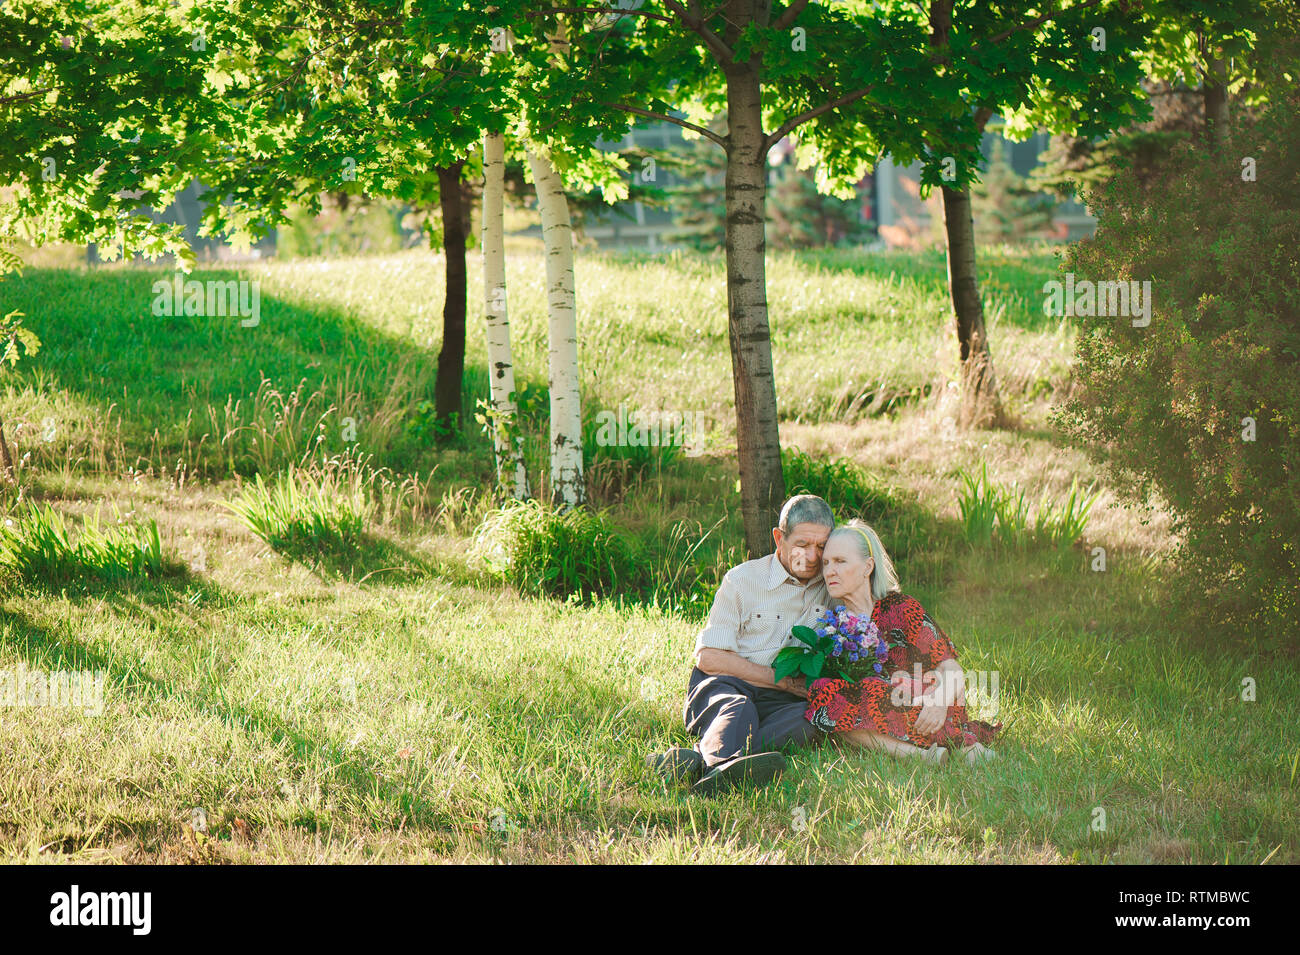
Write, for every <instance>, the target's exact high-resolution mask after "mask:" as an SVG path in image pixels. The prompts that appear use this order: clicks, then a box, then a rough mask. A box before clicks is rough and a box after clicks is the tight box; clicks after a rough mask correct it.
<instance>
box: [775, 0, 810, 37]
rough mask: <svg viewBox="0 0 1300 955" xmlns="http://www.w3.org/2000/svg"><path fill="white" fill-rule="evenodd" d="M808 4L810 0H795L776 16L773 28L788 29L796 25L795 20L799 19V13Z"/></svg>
mask: <svg viewBox="0 0 1300 955" xmlns="http://www.w3.org/2000/svg"><path fill="white" fill-rule="evenodd" d="M806 6H808V0H794V3H792V4H790V6H788V7H786V8H785V13H783V14H781V15H780V16H779V17H777V18H776V23H774V24H772V29H773V30H788V29H789V28H790V27H791V26H793V25H794V21H795V20H798V19H799V14H801V13H803V11H804V7H806Z"/></svg>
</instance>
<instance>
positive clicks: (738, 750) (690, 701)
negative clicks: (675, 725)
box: [682, 668, 821, 768]
mask: <svg viewBox="0 0 1300 955" xmlns="http://www.w3.org/2000/svg"><path fill="white" fill-rule="evenodd" d="M806 706H807V704H806V703H805V702H804V701H803V700H800V699H799V697H797V696H795V695H794V694H793V693H786V692H784V691H783V690H769V689H763V688H760V687H755V686H753V685H752V684H750V683H746V682H745V681H744V680H742V679H740V678H738V677H734V676H709V675H708V674H707V673H704V672H703V671H702V670H699V669H698V668H697V669H695V670H694V671H693V672H692V673H691V679H690V683H689V684H688V686H687V690H686V706H685V708H684V710H683V714H682V715H683V719H684V720H685V723H686V729H687V730H689V731H690V732H691V733H693V734H694V735H696V736H698V737H699V739H700V742H699V750H700V754H701V755H702V756H703V757H704V762H705V765H707V766H708V767H710V768H712V767H714V766H716V765H718V764H719V763H725V762H727V761H728V760H731V759H735V758H736V757H738V756H744V755H745V754H747V753H758V752H765V751H766V750H768V749H779V748H781V747H783V746H786V745H788V744H795V745H807V744H811V743H815V742H817V741H818V740H819V739H820V736H821V734H820V733H819V732H818V731H817V730H816V728H814V727H813V725H812V724H811V723H809V722H808V721H807V720H806V719H804V717H803V713H804V709H805V707H806Z"/></svg>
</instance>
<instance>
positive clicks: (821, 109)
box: [763, 83, 879, 153]
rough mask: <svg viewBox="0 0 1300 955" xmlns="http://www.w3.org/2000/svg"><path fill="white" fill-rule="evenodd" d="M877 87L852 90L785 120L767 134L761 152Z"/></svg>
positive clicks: (872, 85)
mask: <svg viewBox="0 0 1300 955" xmlns="http://www.w3.org/2000/svg"><path fill="white" fill-rule="evenodd" d="M878 85H879V84H877V83H872V84H871V85H870V86H864V87H863V88H862V89H860V90H854V91H853V92H852V93H845V94H844V95H843V96H840V97H837V98H836V99H833V100H830V101H829V102H826V103H822V104H821V105H820V106H814V107H813V108H812V109H810V110H806V111H805V112H802V113H800V114H799V115H798V116H795V117H792V118H791V119H787V120H786V121H785V122H784V123H782V124H781V125H780V126H778V127H777V128H776V129H775V130H773V131H772V132H771V133H768V135H767V137H766V138H764V140H763V152H764V153H766V152H767V151H768V150H769V149H771V148H772V147H773V146H775V145H776V144H777V143H779V142H780V141H781V140H782V139H784V138H785V136H786V134H787V133H789V132H790V131H791V130H792V129H794V128H795V127H797V126H802V125H803V124H804V123H806V122H808V120H810V119H816V118H817V117H818V116H820V115H821V114H822V113H829V112H830V111H831V110H833V109H838V108H839V107H841V106H847V105H848V104H849V103H852V102H853V101H854V100H859V99H862V97H864V96H866V95H867V94H868V93H870V92H871V91H872V90H873V89H875V88H876V86H878Z"/></svg>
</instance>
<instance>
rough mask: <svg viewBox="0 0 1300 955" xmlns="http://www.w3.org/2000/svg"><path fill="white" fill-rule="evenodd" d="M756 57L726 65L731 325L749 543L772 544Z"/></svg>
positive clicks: (774, 455) (774, 488) (774, 452)
mask: <svg viewBox="0 0 1300 955" xmlns="http://www.w3.org/2000/svg"><path fill="white" fill-rule="evenodd" d="M762 121H763V112H762V103H761V90H760V84H759V75H758V67H757V65H756V62H755V60H751V61H750V62H749V63H745V64H735V65H732V66H729V67H728V68H727V124H728V127H729V129H728V133H727V177H726V215H727V224H726V236H727V331H728V336H729V338H730V341H731V375H732V380H733V382H734V385H735V394H736V454H737V458H738V462H739V465H740V504H741V514H742V516H743V518H744V522H745V548H746V550H747V551H748V553H749V556H750V557H751V558H755V557H762V556H763V555H765V554H769V553H771V551H772V528H773V527H775V526H776V522H777V518H778V516H779V515H780V511H781V504H782V503H783V500H784V498H785V477H784V476H783V475H782V473H781V437H780V433H779V431H778V428H777V417H776V381H775V378H774V377H773V374H772V336H771V333H770V331H769V328H768V323H767V268H766V261H765V259H764V256H765V253H766V248H767V242H766V234H765V228H766V226H765V219H766V206H767V151H766V150H765V149H764V148H763V139H764V134H763V125H762Z"/></svg>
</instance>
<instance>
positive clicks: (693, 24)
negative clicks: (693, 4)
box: [664, 0, 735, 65]
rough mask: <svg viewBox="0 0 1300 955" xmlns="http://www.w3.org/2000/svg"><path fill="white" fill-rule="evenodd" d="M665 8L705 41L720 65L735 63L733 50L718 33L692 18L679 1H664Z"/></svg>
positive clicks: (701, 21)
mask: <svg viewBox="0 0 1300 955" xmlns="http://www.w3.org/2000/svg"><path fill="white" fill-rule="evenodd" d="M664 6H665V7H667V8H668V9H669V10H671V11H673V13H675V14H677V19H679V20H681V21H682V25H683V26H685V27H686V29H688V30H690V31H691V32H692V33H694V34H695V35H696V36H698V37H699V38H700V39H701V40H703V41H704V45H705V46H707V47H708V48H709V50H710V51H711V52H712V53H713V55H714V57H715V58H716V59H717V61H718V62H719V63H721V64H724V65H725V64H729V63H733V62H735V60H734V55H733V54H732V52H731V48H730V47H729V46H727V44H725V43H723V42H722V39H721V38H720V37H719V36H718V35H717V34H716V33H714V32H713V31H712V30H710V29H709V28H708V27H707V26H705V25H704V21H703V20H697V19H696V18H695V17H693V16H691V15H690V13H688V12H687V10H686V8H685V7H683V6H682V5H681V4H680V3H678V2H677V0H664Z"/></svg>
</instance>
